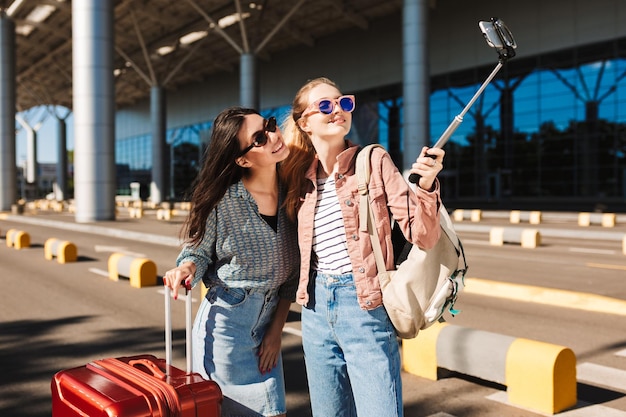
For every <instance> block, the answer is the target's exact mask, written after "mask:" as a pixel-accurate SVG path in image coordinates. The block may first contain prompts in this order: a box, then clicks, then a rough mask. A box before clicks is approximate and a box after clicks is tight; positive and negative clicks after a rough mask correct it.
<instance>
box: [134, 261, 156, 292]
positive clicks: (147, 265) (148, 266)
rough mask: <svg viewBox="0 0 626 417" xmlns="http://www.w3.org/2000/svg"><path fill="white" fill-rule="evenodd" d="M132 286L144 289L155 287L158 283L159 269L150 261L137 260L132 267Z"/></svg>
mask: <svg viewBox="0 0 626 417" xmlns="http://www.w3.org/2000/svg"><path fill="white" fill-rule="evenodd" d="M129 278H130V286H131V287H134V288H142V287H148V286H151V287H153V286H155V285H156V283H157V267H156V264H155V263H154V262H152V261H151V260H150V259H145V258H137V259H135V260H133V262H132V264H131V265H130V275H129Z"/></svg>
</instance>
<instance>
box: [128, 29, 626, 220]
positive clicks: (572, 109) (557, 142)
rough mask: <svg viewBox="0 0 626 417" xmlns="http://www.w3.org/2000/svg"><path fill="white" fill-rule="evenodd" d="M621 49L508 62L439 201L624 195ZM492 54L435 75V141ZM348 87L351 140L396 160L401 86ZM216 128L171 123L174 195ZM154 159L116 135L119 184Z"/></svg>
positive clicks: (575, 200)
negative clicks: (352, 100)
mask: <svg viewBox="0 0 626 417" xmlns="http://www.w3.org/2000/svg"><path fill="white" fill-rule="evenodd" d="M625 52H626V39H617V40H613V41H611V42H608V43H603V44H597V45H588V46H581V47H577V48H573V49H570V50H566V51H560V52H556V53H550V54H546V55H545V56H544V55H541V56H535V57H532V58H525V59H518V58H515V59H513V60H510V61H509V62H507V63H506V65H505V66H504V67H503V68H502V69H501V70H500V71H499V73H498V75H497V76H496V78H495V79H494V80H493V81H492V82H491V83H490V84H489V85H488V86H487V88H486V89H485V91H484V93H483V94H482V95H481V96H480V98H479V99H478V100H477V101H476V102H475V103H474V105H473V106H472V107H471V108H470V109H469V111H468V112H467V113H466V114H465V116H464V118H463V121H462V123H461V124H460V125H459V127H458V128H457V129H456V131H455V132H454V134H453V135H452V137H451V138H450V141H449V142H448V144H446V146H445V149H446V163H445V169H444V171H442V173H441V174H440V179H441V181H442V184H443V187H442V193H443V196H444V199H446V201H447V202H454V201H458V202H466V203H474V204H475V205H476V206H485V207H486V208H487V206H489V205H490V204H491V205H494V206H498V205H501V206H502V207H506V205H507V202H509V203H515V204H517V206H516V208H523V207H520V204H521V203H523V202H524V201H527V202H529V203H531V204H532V206H533V207H535V208H537V205H538V204H539V205H540V206H543V209H549V208H554V209H568V210H570V209H580V210H584V208H583V206H585V205H587V206H588V205H589V204H594V205H595V206H594V207H595V208H597V207H598V206H599V205H602V204H608V203H621V204H623V203H624V202H626V59H624V58H622V56H625V55H626V54H625ZM495 58H496V57H495V56H494V64H493V66H486V67H482V68H473V69H470V70H466V71H459V72H455V73H449V74H443V75H439V76H436V77H432V78H431V95H430V132H431V138H430V141H431V143H434V142H436V140H437V139H438V138H439V135H440V134H441V133H442V132H444V131H445V129H446V128H447V127H448V125H449V124H450V122H451V121H452V120H453V119H454V118H455V116H457V115H459V114H460V113H461V111H462V110H463V108H464V107H465V106H466V105H467V103H468V102H469V100H470V99H471V97H472V96H473V95H474V94H475V93H476V91H477V90H478V88H479V87H480V85H481V84H482V83H483V82H484V80H485V79H486V78H487V76H488V75H489V74H490V72H491V71H492V70H493V69H494V67H495V65H496V63H497V62H496V60H495ZM350 93H355V94H356V95H357V106H356V110H355V112H354V121H353V131H352V134H351V139H352V140H353V141H355V142H357V143H361V144H366V143H372V142H378V143H381V144H383V145H384V146H385V147H386V148H387V149H388V150H389V152H390V154H391V155H392V157H393V158H394V160H395V161H396V163H397V164H398V165H399V166H401V161H402V141H401V138H402V123H403V117H404V115H403V112H402V86H401V85H400V84H398V85H392V86H383V87H379V88H376V89H373V90H368V91H357V92H352V91H351V92H350ZM288 111H289V105H285V106H283V107H278V108H273V109H265V110H264V111H263V112H262V113H263V116H264V117H269V116H272V115H273V116H276V117H277V119H278V120H283V119H284V117H285V116H286V115H287V114H288ZM209 130H210V122H203V123H199V124H197V125H193V126H185V127H180V128H175V129H171V130H169V131H168V132H167V143H168V145H169V146H170V158H171V160H173V161H174V162H173V163H170V167H169V169H170V172H169V176H170V184H174V187H173V188H172V191H170V197H171V198H176V199H179V198H184V195H185V191H186V188H188V187H189V185H190V184H191V182H192V180H193V177H194V176H195V174H196V173H197V171H198V167H199V164H200V162H199V161H200V160H201V153H202V149H203V144H204V143H206V141H207V140H208V137H209ZM177 150H178V151H179V153H177ZM150 158H151V145H150V135H144V136H139V137H133V138H126V139H122V140H119V141H118V143H117V163H118V182H119V184H120V191H122V190H125V189H127V188H128V184H129V183H130V182H131V181H139V182H141V183H142V184H143V183H146V184H148V183H149V178H150V160H151V159H150ZM120 174H123V175H120ZM448 204H450V203H448ZM452 204H453V203H452ZM572 205H574V206H572ZM594 207H592V208H594Z"/></svg>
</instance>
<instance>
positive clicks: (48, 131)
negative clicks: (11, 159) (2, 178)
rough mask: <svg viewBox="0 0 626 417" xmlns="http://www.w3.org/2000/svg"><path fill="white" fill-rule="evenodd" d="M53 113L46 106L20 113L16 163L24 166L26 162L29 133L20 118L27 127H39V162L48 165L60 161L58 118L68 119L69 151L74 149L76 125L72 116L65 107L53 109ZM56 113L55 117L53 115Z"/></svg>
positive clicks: (16, 125)
mask: <svg viewBox="0 0 626 417" xmlns="http://www.w3.org/2000/svg"><path fill="white" fill-rule="evenodd" d="M50 109H51V110H52V113H51V112H50V111H49V110H48V109H47V108H46V107H44V106H39V107H33V108H32V109H29V110H27V111H24V112H19V113H18V114H17V116H18V117H16V123H15V128H16V144H15V163H16V164H17V166H22V163H23V161H25V160H26V152H27V143H26V142H27V132H26V129H24V128H23V127H22V125H21V123H20V122H18V120H17V119H18V118H21V119H22V120H23V121H24V122H25V123H26V124H27V125H29V126H31V127H37V128H36V130H37V162H38V163H40V164H41V163H43V164H48V163H56V162H57V161H58V155H57V136H58V133H57V129H58V123H59V122H58V119H57V117H61V118H66V119H65V122H66V124H67V149H68V150H72V149H74V140H73V139H74V124H73V117H72V114H69V110H68V109H67V108H65V107H51V108H50ZM53 113H54V115H53Z"/></svg>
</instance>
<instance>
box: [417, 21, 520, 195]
mask: <svg viewBox="0 0 626 417" xmlns="http://www.w3.org/2000/svg"><path fill="white" fill-rule="evenodd" d="M479 27H480V29H481V30H482V31H483V35H484V36H485V40H486V41H487V43H488V44H489V46H492V47H494V48H496V50H497V51H498V55H499V59H498V65H496V67H495V68H494V69H493V71H491V74H489V77H487V79H486V80H485V82H483V84H482V85H481V86H480V88H479V89H478V91H476V94H474V96H473V97H472V99H471V100H470V101H469V103H467V105H466V106H465V107H464V108H463V111H461V113H459V114H458V115H457V116H455V117H454V120H453V121H452V123H450V125H449V126H448V128H447V129H446V130H445V131H444V132H443V133H442V135H441V136H440V137H439V139H438V140H437V142H435V144H434V145H433V146H432V147H433V148H443V145H445V144H446V142H448V139H450V136H452V134H453V133H454V131H455V130H456V129H457V128H458V127H459V125H460V124H461V123H463V117H464V116H465V113H467V112H468V111H469V109H470V108H471V107H472V105H473V104H474V102H475V101H476V100H477V99H478V97H479V96H480V95H481V94H482V93H483V91H484V90H485V88H487V85H489V83H490V82H491V80H493V78H494V77H495V76H496V74H497V73H498V71H500V68H502V66H503V65H504V63H505V62H506V61H507V60H508V59H509V58H513V57H514V56H515V48H516V47H517V45H516V44H515V41H514V40H513V35H512V34H511V32H510V31H509V30H508V29H507V27H506V26H505V25H504V22H503V21H501V20H500V19H498V18H496V17H492V18H491V22H480V23H479ZM494 32H495V33H494ZM494 35H495V36H494ZM496 36H497V37H496ZM426 156H427V157H429V158H433V159H435V158H436V156H435V155H428V154H426ZM419 179H420V176H419V175H418V174H411V175H409V182H411V183H413V184H417V182H418V181H419Z"/></svg>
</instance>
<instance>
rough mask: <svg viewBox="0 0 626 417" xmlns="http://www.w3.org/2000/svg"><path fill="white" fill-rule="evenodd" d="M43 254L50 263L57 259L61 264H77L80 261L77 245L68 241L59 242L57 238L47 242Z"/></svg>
mask: <svg viewBox="0 0 626 417" xmlns="http://www.w3.org/2000/svg"><path fill="white" fill-rule="evenodd" d="M43 254H44V257H45V258H46V259H47V260H49V261H50V260H52V259H54V257H56V258H57V262H58V263H60V264H65V263H68V262H76V260H77V259H78V249H77V248H76V245H75V244H73V243H72V242H69V241H67V240H59V239H56V238H50V239H48V240H46V242H45V243H44V248H43Z"/></svg>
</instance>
